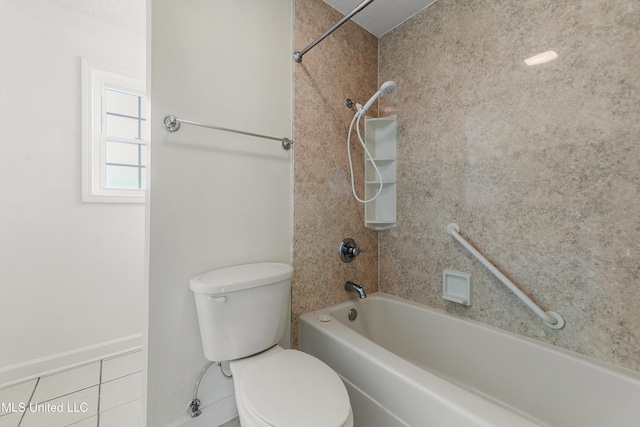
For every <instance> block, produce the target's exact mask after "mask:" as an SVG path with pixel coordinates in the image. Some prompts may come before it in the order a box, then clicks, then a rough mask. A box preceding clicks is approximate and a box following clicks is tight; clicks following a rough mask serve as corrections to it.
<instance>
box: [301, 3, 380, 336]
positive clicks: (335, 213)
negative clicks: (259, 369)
mask: <svg viewBox="0 0 640 427" xmlns="http://www.w3.org/2000/svg"><path fill="white" fill-rule="evenodd" d="M341 18H342V15H341V14H340V13H338V12H337V11H335V10H334V9H333V8H331V7H329V6H328V5H327V4H325V3H324V2H323V1H322V0H296V1H295V20H294V46H295V49H296V50H301V49H303V48H304V47H305V46H307V45H308V44H309V43H310V42H312V41H313V40H315V38H316V37H318V36H319V35H320V34H322V33H323V32H324V31H325V30H327V29H328V28H330V27H331V26H332V25H333V24H335V23H336V22H338V21H339V20H340V19H341ZM377 54H378V40H377V38H376V37H374V36H372V35H371V34H369V33H367V32H366V31H365V30H363V29H362V28H360V27H359V26H357V25H356V24H354V23H353V22H347V23H345V24H344V25H343V26H342V27H340V28H339V29H338V30H336V31H335V32H334V33H333V34H332V35H330V36H328V37H327V38H326V39H325V40H324V41H323V42H322V43H320V44H318V45H317V46H316V47H314V48H313V49H312V50H310V51H309V52H308V53H307V54H306V55H305V56H304V58H303V60H302V63H301V64H295V63H294V62H293V61H292V64H293V66H294V125H295V130H294V140H295V148H294V150H295V151H294V180H295V185H294V227H295V228H294V242H293V253H294V258H293V267H294V271H295V273H294V277H293V295H292V309H293V336H294V345H295V343H297V329H298V326H297V325H298V317H299V316H300V314H302V313H305V312H308V311H311V310H315V309H318V308H321V307H327V306H330V305H333V304H337V303H339V302H342V301H345V300H347V299H348V298H353V297H354V295H350V294H347V292H345V291H344V289H343V285H344V282H345V281H346V280H351V281H355V282H357V283H362V284H364V286H365V289H366V290H367V291H368V292H374V291H376V290H377V288H378V246H377V235H376V232H374V231H371V230H368V229H365V228H364V225H363V221H364V219H363V215H364V208H363V206H362V205H360V204H358V203H357V202H356V201H355V200H354V198H353V196H352V195H351V184H350V181H349V175H348V170H349V166H348V161H347V151H346V137H347V129H348V127H349V123H350V121H351V118H352V117H353V112H352V111H351V110H349V109H348V108H347V107H346V106H345V100H346V99H347V98H353V99H354V100H358V101H360V102H362V103H364V102H365V101H366V99H368V98H369V97H370V96H371V95H372V94H373V93H374V92H375V91H376V90H377V82H378V63H377ZM365 98H366V99H365ZM371 112H372V113H374V114H375V110H373V111H371ZM353 155H354V163H355V165H354V167H355V168H356V175H357V177H360V176H362V163H363V161H362V150H361V149H359V147H355V148H354V149H353ZM356 188H357V189H362V188H363V185H362V182H361V181H358V180H357V181H356ZM345 237H352V238H353V239H355V240H356V242H357V243H358V245H359V246H360V247H361V248H362V249H364V250H366V253H364V254H362V255H360V256H359V257H358V258H357V259H355V260H354V261H353V262H351V263H350V264H344V263H343V262H342V261H340V258H339V257H338V247H339V245H340V242H341V241H342V239H343V238H345Z"/></svg>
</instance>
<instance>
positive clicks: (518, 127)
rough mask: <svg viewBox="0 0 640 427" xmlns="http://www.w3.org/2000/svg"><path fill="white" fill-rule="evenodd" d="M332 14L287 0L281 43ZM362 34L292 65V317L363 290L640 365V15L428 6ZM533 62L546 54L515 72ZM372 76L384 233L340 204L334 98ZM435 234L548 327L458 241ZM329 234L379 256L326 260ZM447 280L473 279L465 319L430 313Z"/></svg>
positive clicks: (620, 7)
mask: <svg viewBox="0 0 640 427" xmlns="http://www.w3.org/2000/svg"><path fill="white" fill-rule="evenodd" d="M311 16H312V17H313V20H311V19H310V17H311ZM339 18H340V15H339V14H336V13H335V11H333V9H331V8H330V7H328V6H327V5H326V4H324V2H322V1H320V0H297V1H296V20H295V26H296V27H295V43H296V47H297V48H301V47H303V46H304V45H306V43H308V42H309V41H311V40H313V39H314V38H315V37H316V36H317V35H319V34H320V33H322V31H324V30H325V29H326V28H328V27H329V26H331V25H332V24H333V23H335V22H336V21H337V20H338V19H339ZM360 30H361V29H360V28H358V27H354V26H346V25H345V26H343V27H342V28H341V29H340V32H342V33H340V32H336V33H334V35H332V36H331V37H329V38H327V39H326V40H325V41H324V42H323V43H321V44H320V45H319V46H318V47H316V48H314V49H313V50H312V51H311V52H310V53H308V54H307V55H305V58H304V59H303V64H302V65H296V67H295V69H294V70H295V71H294V72H295V115H294V123H295V129H296V130H295V132H296V134H295V137H296V144H299V145H297V147H296V153H295V204H294V206H295V217H294V220H295V237H294V239H295V242H294V267H295V269H296V276H294V298H293V311H294V319H295V318H297V316H298V315H299V314H300V313H301V312H305V311H309V310H311V309H313V308H316V307H319V306H328V305H332V304H335V303H337V302H340V301H341V300H343V299H346V298H349V297H350V296H345V295H344V294H343V291H342V285H343V283H344V280H354V281H362V282H364V283H365V286H370V287H369V288H368V289H367V290H368V291H373V290H376V289H379V290H381V291H383V292H387V293H391V294H394V295H398V296H401V297H403V298H407V299H409V300H412V301H416V302H419V303H423V304H426V305H429V306H432V307H436V308H439V309H442V310H446V311H449V312H453V313H456V314H457V315H460V316H464V317H467V318H469V319H473V320H477V321H480V322H483V323H486V324H490V325H493V326H496V327H499V328H502V329H505V330H508V331H511V332H515V333H518V334H521V335H525V336H528V337H533V338H536V339H539V340H541V341H544V342H548V343H551V344H555V345H558V346H560V347H563V348H567V349H571V350H575V351H578V352H580V353H583V354H586V355H589V356H592V357H595V358H597V359H600V360H604V361H608V362H612V363H614V364H617V365H621V366H624V367H627V368H631V369H635V370H640V338H639V336H638V331H640V280H639V279H640V277H639V276H640V244H638V242H640V198H639V197H638V189H639V188H640V187H639V185H640V126H639V125H638V123H639V122H640V120H639V119H640V44H638V42H637V41H638V35H639V34H640V4H638V2H637V1H635V0H634V1H629V0H613V1H601V0H588V1H586V0H585V1H564V2H557V1H552V0H524V1H523V0H519V1H518V0H503V1H492V2H487V1H457V0H439V1H438V2H437V3H435V4H434V5H433V6H431V7H429V8H428V9H426V10H424V11H422V12H421V13H419V14H418V15H416V16H415V17H414V18H412V19H411V20H410V21H408V22H406V23H404V24H403V25H401V26H400V27H398V28H396V29H395V30H393V31H391V32H390V33H388V34H386V35H384V36H383V37H381V38H380V40H379V42H378V41H377V40H376V39H375V38H373V37H372V36H369V35H368V34H366V33H365V34H362V32H361V31H360ZM332 37H333V39H332ZM376 46H377V49H376ZM548 50H554V51H556V52H557V53H558V58H557V59H555V60H554V61H551V62H549V63H546V64H542V65H538V66H531V67H530V66H527V65H526V64H525V63H524V61H523V60H524V59H526V58H528V57H531V56H534V55H536V54H539V53H541V52H544V51H548ZM358 55H361V57H360V56H358ZM367 55H368V56H367ZM378 72H379V76H378V75H377V74H378ZM386 80H395V81H396V82H397V83H398V91H397V92H396V93H395V94H393V95H392V96H388V97H386V98H384V99H383V100H382V102H381V105H380V107H381V112H382V115H387V114H397V115H398V151H397V157H398V177H397V191H398V200H397V217H398V227H397V228H395V229H393V230H389V231H383V232H380V233H379V234H378V236H377V238H376V235H375V233H373V232H370V230H366V229H365V228H364V226H363V222H362V214H363V213H362V212H363V210H362V209H361V206H357V205H355V202H354V201H353V197H352V196H351V195H350V188H349V181H348V164H347V161H346V157H345V155H346V153H345V138H346V131H347V128H348V125H349V121H350V119H351V117H352V113H351V112H350V111H349V110H347V109H346V107H344V99H346V98H347V97H349V98H354V99H358V100H361V99H365V100H366V99H368V97H369V96H370V95H371V94H372V93H373V92H375V90H376V88H377V82H378V81H379V82H383V81H386ZM355 153H356V155H357V156H358V157H356V160H355V163H356V165H361V164H362V153H361V152H359V151H358V152H355ZM360 167H361V166H360ZM356 173H357V174H360V176H361V170H359V171H357V172H356ZM356 185H357V188H358V189H361V188H362V184H361V183H358V182H357V183H356ZM451 222H456V223H458V224H459V225H460V227H461V234H462V236H464V237H465V238H467V239H468V240H469V241H470V242H471V243H472V244H474V245H475V246H476V247H477V248H478V249H479V250H480V251H481V252H482V253H483V254H484V255H485V256H486V257H487V258H488V259H489V260H490V261H492V262H494V263H495V264H496V265H497V266H498V267H499V268H500V269H501V270H502V271H503V272H504V273H505V274H506V275H507V276H508V277H509V278H510V279H511V280H512V281H513V282H514V283H516V284H517V285H518V286H520V287H521V288H522V289H523V290H525V292H526V293H527V294H528V295H529V296H530V297H531V298H532V299H533V300H535V301H536V302H537V303H539V305H541V306H542V307H543V308H544V309H546V310H553V311H557V312H558V313H560V314H562V315H563V317H564V318H565V320H566V326H565V327H564V329H562V330H551V329H549V328H547V327H546V326H544V325H543V324H542V321H541V320H539V319H538V318H537V317H536V316H535V315H534V314H533V313H532V312H531V311H530V310H529V309H528V308H527V307H526V306H525V305H524V304H523V303H521V302H520V301H519V300H518V299H517V298H516V297H515V296H514V295H513V294H512V293H511V292H510V291H509V290H508V289H507V288H506V287H505V286H504V285H502V284H501V283H500V282H499V281H498V280H497V279H495V278H494V277H493V276H491V274H490V273H489V272H488V271H487V270H486V269H485V268H484V267H483V266H481V265H480V263H479V262H477V261H476V260H475V259H474V258H473V257H472V256H471V255H470V254H469V253H468V252H467V251H466V250H465V249H464V248H463V247H462V246H461V245H460V244H458V243H456V242H455V241H454V239H453V238H452V237H451V236H449V235H448V234H447V233H446V226H447V224H449V223H451ZM343 237H354V238H355V239H356V240H357V241H358V240H359V239H360V240H361V241H362V243H363V244H362V245H361V246H363V247H365V249H371V251H372V252H374V253H375V250H376V249H377V248H378V247H379V260H378V259H377V258H376V257H374V256H373V255H369V256H368V257H367V256H366V254H365V255H363V256H360V257H358V258H357V259H356V260H355V261H354V262H353V263H351V264H348V265H341V263H340V261H339V260H338V259H337V255H336V256H334V252H337V247H338V245H339V243H340V240H341V239H342V238H343ZM358 243H360V241H358ZM378 264H379V265H378ZM378 267H379V287H376V285H375V284H376V282H377V281H376V278H377V275H378ZM445 269H454V270H459V271H463V272H467V273H470V274H471V276H472V281H473V284H474V304H473V306H472V307H469V308H466V307H462V306H459V305H457V304H454V303H449V302H445V301H443V299H442V295H441V292H442V272H443V270H445Z"/></svg>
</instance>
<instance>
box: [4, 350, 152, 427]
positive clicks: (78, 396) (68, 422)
mask: <svg viewBox="0 0 640 427" xmlns="http://www.w3.org/2000/svg"><path fill="white" fill-rule="evenodd" d="M141 371H142V352H141V351H135V352H132V353H127V354H124V355H120V356H117V357H112V358H109V359H104V360H101V361H98V362H94V363H89V364H87V365H83V366H79V367H76V368H73V369H69V370H66V371H62V372H58V373H54V374H50V375H46V376H42V377H40V378H36V379H32V380H28V381H25V382H22V383H19V384H15V385H12V386H9V387H7V388H3V389H0V427H41V426H42V427H67V426H73V427H143V423H142V404H141V394H142V385H141V381H142V378H141V375H142V372H141Z"/></svg>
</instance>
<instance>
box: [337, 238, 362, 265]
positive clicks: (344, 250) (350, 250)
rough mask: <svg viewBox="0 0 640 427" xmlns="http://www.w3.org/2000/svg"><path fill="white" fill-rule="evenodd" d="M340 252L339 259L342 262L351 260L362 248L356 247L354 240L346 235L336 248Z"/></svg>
mask: <svg viewBox="0 0 640 427" xmlns="http://www.w3.org/2000/svg"><path fill="white" fill-rule="evenodd" d="M338 251H339V254H340V259H341V260H342V262H351V261H353V259H354V258H355V257H357V256H358V255H360V254H361V253H362V252H364V251H363V250H361V249H360V248H358V245H357V244H356V241H355V240H353V239H352V238H351V237H347V238H346V239H344V240H343V241H342V243H340V248H339V249H338Z"/></svg>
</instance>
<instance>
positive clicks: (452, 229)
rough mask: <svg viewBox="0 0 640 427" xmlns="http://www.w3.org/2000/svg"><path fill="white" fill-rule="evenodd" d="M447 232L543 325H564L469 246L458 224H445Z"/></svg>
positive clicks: (553, 326)
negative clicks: (531, 311)
mask: <svg viewBox="0 0 640 427" xmlns="http://www.w3.org/2000/svg"><path fill="white" fill-rule="evenodd" d="M447 233H449V235H451V236H453V237H454V238H455V239H456V240H457V241H458V242H460V244H461V245H462V246H464V247H465V248H466V249H467V250H468V251H469V252H471V254H472V255H473V256H474V257H476V258H477V259H478V261H480V262H481V263H482V265H484V266H485V267H487V269H489V271H490V272H491V273H493V275H494V276H496V277H497V278H498V279H499V280H500V281H501V282H502V283H503V284H504V285H505V286H506V287H507V288H509V289H510V290H511V292H513V293H514V294H516V296H517V297H518V298H520V299H521V300H522V302H524V303H525V304H526V305H527V307H529V308H530V309H531V310H533V312H534V313H535V314H536V315H537V316H538V317H540V318H541V319H542V321H543V322H544V324H545V325H547V326H548V327H550V328H552V329H561V328H562V327H563V326H564V319H563V318H562V316H560V315H559V314H558V313H556V312H554V311H544V310H543V309H541V308H540V307H539V306H538V304H536V303H535V302H533V301H532V300H531V298H529V297H528V296H527V295H526V294H525V293H524V292H522V291H521V290H520V289H518V287H517V286H516V285H514V284H513V282H512V281H511V280H509V279H508V278H507V277H506V276H505V275H504V274H502V272H501V271H500V270H498V269H497V268H496V267H495V266H494V265H493V264H491V263H490V262H489V261H488V260H487V259H486V258H485V257H484V256H482V254H481V253H480V252H478V250H477V249H476V248H474V247H473V246H471V244H470V243H469V242H467V241H466V240H465V239H464V237H462V236H461V235H460V234H459V233H460V226H459V225H458V224H454V223H452V224H449V225H447Z"/></svg>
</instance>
